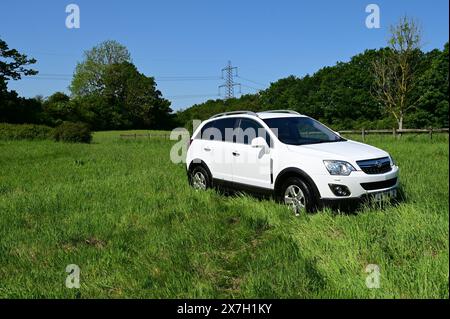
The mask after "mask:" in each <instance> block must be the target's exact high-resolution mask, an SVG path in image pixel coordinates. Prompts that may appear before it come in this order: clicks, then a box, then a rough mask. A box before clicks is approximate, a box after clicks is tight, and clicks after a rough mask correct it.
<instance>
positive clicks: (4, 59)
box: [0, 39, 38, 89]
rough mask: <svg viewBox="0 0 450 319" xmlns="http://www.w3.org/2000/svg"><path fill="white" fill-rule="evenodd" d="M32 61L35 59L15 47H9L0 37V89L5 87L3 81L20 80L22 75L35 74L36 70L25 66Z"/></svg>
mask: <svg viewBox="0 0 450 319" xmlns="http://www.w3.org/2000/svg"><path fill="white" fill-rule="evenodd" d="M34 63H36V60H35V59H29V58H28V57H27V56H26V55H25V54H21V53H19V52H18V51H17V50H16V49H10V48H9V47H8V44H7V43H6V42H5V41H3V40H2V39H0V89H5V86H4V82H6V81H8V80H20V79H21V78H22V76H27V75H35V74H37V73H38V72H37V71H35V70H33V69H30V68H27V66H28V65H31V64H34Z"/></svg>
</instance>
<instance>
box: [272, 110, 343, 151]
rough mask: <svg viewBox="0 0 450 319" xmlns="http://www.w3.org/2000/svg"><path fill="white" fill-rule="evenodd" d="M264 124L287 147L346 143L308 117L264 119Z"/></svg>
mask: <svg viewBox="0 0 450 319" xmlns="http://www.w3.org/2000/svg"><path fill="white" fill-rule="evenodd" d="M264 122H265V123H266V124H267V125H268V126H269V127H270V128H271V130H272V131H273V132H274V133H275V135H277V136H278V139H279V140H280V141H281V142H283V143H285V144H289V145H307V144H318V143H333V142H342V141H346V139H344V138H342V137H340V136H339V135H337V134H336V133H334V132H333V131H332V130H330V129H328V128H327V127H325V126H324V125H322V124H320V123H319V122H317V121H316V120H313V119H311V118H309V117H282V118H272V119H265V120H264Z"/></svg>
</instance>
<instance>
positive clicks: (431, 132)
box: [430, 127, 433, 140]
mask: <svg viewBox="0 0 450 319" xmlns="http://www.w3.org/2000/svg"><path fill="white" fill-rule="evenodd" d="M432 139H433V128H432V127H430V140H432Z"/></svg>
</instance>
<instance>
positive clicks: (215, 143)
mask: <svg viewBox="0 0 450 319" xmlns="http://www.w3.org/2000/svg"><path fill="white" fill-rule="evenodd" d="M235 122H236V118H223V119H218V120H214V121H212V122H209V123H207V124H206V125H205V126H204V127H203V128H202V131H201V132H202V140H203V141H202V150H201V152H202V154H203V158H205V159H207V160H206V161H205V162H206V165H208V167H209V168H210V170H211V174H212V176H213V178H214V179H218V180H222V181H229V182H231V181H232V180H233V166H232V165H233V157H232V151H231V146H232V140H231V141H230V140H227V139H226V131H227V129H228V130H233V129H234V125H235Z"/></svg>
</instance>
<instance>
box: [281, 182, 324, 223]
mask: <svg viewBox="0 0 450 319" xmlns="http://www.w3.org/2000/svg"><path fill="white" fill-rule="evenodd" d="M278 197H279V200H280V202H281V203H284V204H286V205H288V206H290V208H291V209H292V210H293V211H294V213H295V215H296V216H298V215H301V214H302V213H305V212H306V213H312V212H314V211H315V208H316V203H315V199H314V196H313V193H312V190H311V187H310V186H309V185H308V184H307V183H305V182H304V181H303V180H302V179H300V178H298V177H289V178H288V179H286V181H285V182H284V183H283V184H282V186H281V189H280V191H279V196H278Z"/></svg>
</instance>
